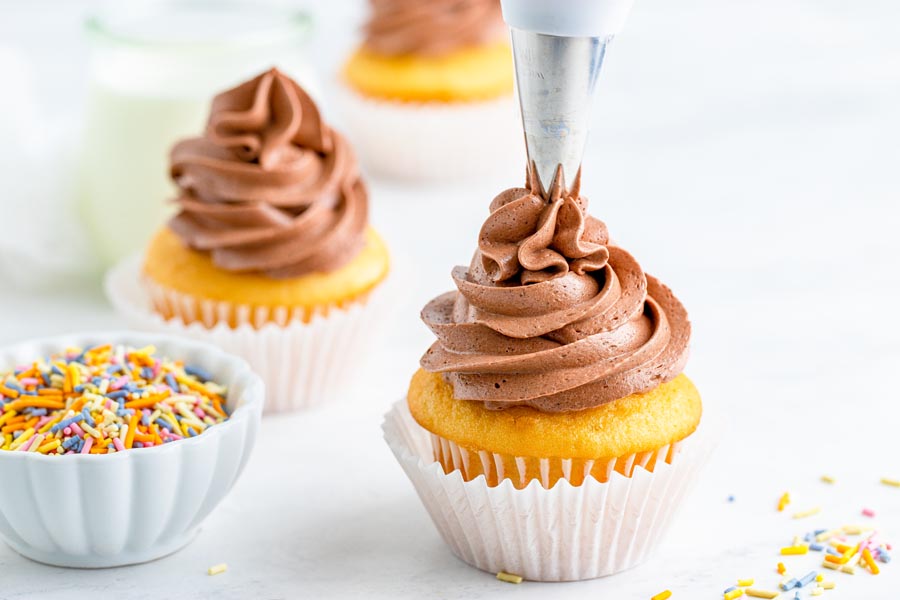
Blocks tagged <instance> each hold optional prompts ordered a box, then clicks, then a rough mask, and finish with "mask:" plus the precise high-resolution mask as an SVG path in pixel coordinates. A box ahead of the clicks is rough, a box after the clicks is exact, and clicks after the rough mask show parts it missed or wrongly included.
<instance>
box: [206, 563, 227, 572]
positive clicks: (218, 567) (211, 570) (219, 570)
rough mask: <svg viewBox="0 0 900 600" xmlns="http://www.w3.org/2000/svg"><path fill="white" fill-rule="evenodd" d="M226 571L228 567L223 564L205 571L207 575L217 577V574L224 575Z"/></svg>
mask: <svg viewBox="0 0 900 600" xmlns="http://www.w3.org/2000/svg"><path fill="white" fill-rule="evenodd" d="M227 570H228V565H226V564H225V563H221V564H218V565H213V566H211V567H210V568H208V569H207V570H206V574H207V575H218V574H219V573H224V572H225V571H227Z"/></svg>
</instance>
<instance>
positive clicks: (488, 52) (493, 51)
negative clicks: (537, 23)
mask: <svg viewBox="0 0 900 600" xmlns="http://www.w3.org/2000/svg"><path fill="white" fill-rule="evenodd" d="M344 77H345V79H346V81H347V83H348V84H349V85H350V87H351V88H353V89H354V90H356V91H357V92H359V93H360V94H363V95H365V96H368V97H372V98H381V99H385V100H399V101H417V102H471V101H477V100H491V99H494V98H498V97H500V96H505V95H509V94H511V93H512V90H513V69H512V54H511V51H510V47H509V44H508V43H507V42H506V41H498V42H494V43H491V44H486V45H482V46H467V47H464V48H458V49H456V50H454V51H452V52H450V53H448V54H442V55H438V56H427V55H426V56H422V55H416V54H404V55H400V56H386V55H381V54H377V53H375V52H372V51H371V50H368V49H366V48H365V47H361V48H360V49H358V50H357V51H356V52H355V53H354V54H353V55H352V56H351V57H350V59H349V61H348V62H347V64H346V66H345V67H344Z"/></svg>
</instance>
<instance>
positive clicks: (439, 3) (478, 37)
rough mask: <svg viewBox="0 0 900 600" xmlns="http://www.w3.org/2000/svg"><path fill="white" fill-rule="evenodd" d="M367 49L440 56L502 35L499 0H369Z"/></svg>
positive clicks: (390, 54) (381, 51)
mask: <svg viewBox="0 0 900 600" xmlns="http://www.w3.org/2000/svg"><path fill="white" fill-rule="evenodd" d="M370 3H371V6H372V15H371V17H370V19H369V22H368V24H367V25H366V27H365V42H364V45H365V47H366V48H367V49H369V50H370V51H372V52H375V53H377V54H382V55H385V56H397V55H401V54H418V55H430V56H435V55H441V54H447V53H449V52H452V51H454V50H457V49H459V48H463V47H465V46H473V45H477V44H483V43H486V42H491V41H494V40H497V39H500V38H502V37H503V35H504V34H505V32H506V28H505V26H504V24H503V17H502V15H501V12H500V2H499V0H371V2H370Z"/></svg>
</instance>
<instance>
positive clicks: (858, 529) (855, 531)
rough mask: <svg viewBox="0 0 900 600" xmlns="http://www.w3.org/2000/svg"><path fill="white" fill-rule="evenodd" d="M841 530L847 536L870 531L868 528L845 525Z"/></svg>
mask: <svg viewBox="0 0 900 600" xmlns="http://www.w3.org/2000/svg"><path fill="white" fill-rule="evenodd" d="M841 529H842V530H843V532H844V533H846V534H847V535H859V534H861V533H863V532H865V531H868V529H867V528H865V527H862V526H860V525H844V526H843V527H841Z"/></svg>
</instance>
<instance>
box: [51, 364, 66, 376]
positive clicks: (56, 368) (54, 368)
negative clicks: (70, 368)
mask: <svg viewBox="0 0 900 600" xmlns="http://www.w3.org/2000/svg"><path fill="white" fill-rule="evenodd" d="M50 370H51V371H52V372H53V374H54V375H65V373H63V372H62V370H61V369H60V368H59V367H57V366H56V365H53V366H52V367H50Z"/></svg>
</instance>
